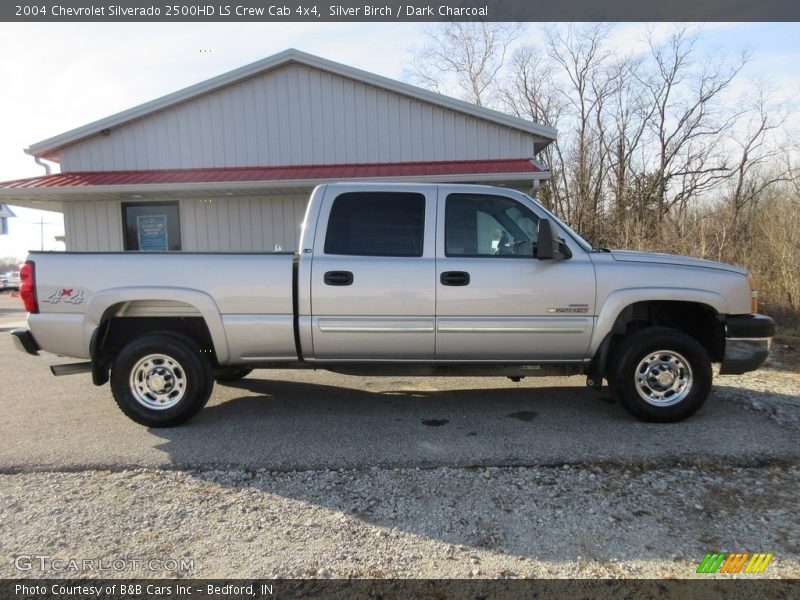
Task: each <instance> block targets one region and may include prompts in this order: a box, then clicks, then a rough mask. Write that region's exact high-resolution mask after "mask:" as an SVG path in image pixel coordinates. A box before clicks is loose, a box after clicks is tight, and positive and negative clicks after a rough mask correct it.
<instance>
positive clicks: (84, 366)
mask: <svg viewBox="0 0 800 600" xmlns="http://www.w3.org/2000/svg"><path fill="white" fill-rule="evenodd" d="M50 372H51V373H53V375H55V376H56V377H61V376H62V375H75V374H77V373H91V372H92V363H90V362H81V363H69V364H66V365H52V366H51V367H50Z"/></svg>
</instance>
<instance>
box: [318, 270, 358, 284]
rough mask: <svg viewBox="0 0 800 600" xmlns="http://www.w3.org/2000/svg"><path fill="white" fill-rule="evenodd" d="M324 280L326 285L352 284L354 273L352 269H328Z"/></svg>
mask: <svg viewBox="0 0 800 600" xmlns="http://www.w3.org/2000/svg"><path fill="white" fill-rule="evenodd" d="M323 281H325V285H352V284H353V274H352V273H351V272H350V271H328V272H327V273H325V277H324V278H323Z"/></svg>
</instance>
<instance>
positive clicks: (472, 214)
mask: <svg viewBox="0 0 800 600" xmlns="http://www.w3.org/2000/svg"><path fill="white" fill-rule="evenodd" d="M444 222H445V227H444V243H445V255H446V256H472V257H492V258H494V257H501V258H507V257H508V258H531V257H533V256H534V255H535V248H536V240H537V237H538V227H539V217H537V216H536V215H535V214H534V213H533V211H531V210H530V209H529V208H528V207H527V206H525V205H523V204H520V203H519V202H517V201H516V200H513V199H511V198H507V197H505V196H493V195H489V194H450V195H449V196H447V205H446V206H445V218H444Z"/></svg>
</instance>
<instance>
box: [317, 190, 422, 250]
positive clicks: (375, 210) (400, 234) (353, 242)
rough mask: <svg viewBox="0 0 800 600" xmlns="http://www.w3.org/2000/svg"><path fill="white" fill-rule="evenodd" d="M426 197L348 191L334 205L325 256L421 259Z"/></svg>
mask: <svg viewBox="0 0 800 600" xmlns="http://www.w3.org/2000/svg"><path fill="white" fill-rule="evenodd" d="M424 233H425V196H423V195H422V194H413V193H407V192H349V193H346V194H341V195H339V196H338V197H337V198H336V200H334V202H333V207H332V208H331V215H330V217H329V219H328V231H327V233H326V237H325V254H345V255H351V256H352V255H357V256H422V246H423V237H424Z"/></svg>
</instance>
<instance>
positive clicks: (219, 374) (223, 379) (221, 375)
mask: <svg viewBox="0 0 800 600" xmlns="http://www.w3.org/2000/svg"><path fill="white" fill-rule="evenodd" d="M252 372H253V369H250V368H249V367H219V368H218V369H215V370H214V380H215V381H218V382H219V383H229V382H232V381H239V380H240V379H244V378H245V377H247V376H248V375H250V373H252Z"/></svg>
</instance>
